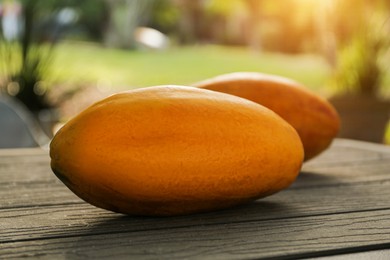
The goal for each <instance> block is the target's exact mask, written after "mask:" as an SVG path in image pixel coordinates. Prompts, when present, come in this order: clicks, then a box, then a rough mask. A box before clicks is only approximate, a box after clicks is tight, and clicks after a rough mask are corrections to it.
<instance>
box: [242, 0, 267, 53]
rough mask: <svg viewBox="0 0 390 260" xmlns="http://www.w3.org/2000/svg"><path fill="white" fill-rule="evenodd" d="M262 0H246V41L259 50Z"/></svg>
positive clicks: (252, 47)
mask: <svg viewBox="0 0 390 260" xmlns="http://www.w3.org/2000/svg"><path fill="white" fill-rule="evenodd" d="M262 2H263V0H246V1H245V3H246V5H247V8H248V12H249V26H250V27H251V29H250V30H249V35H248V36H247V41H248V44H249V47H251V49H253V50H255V51H260V50H261V22H262V21H263V18H264V17H262V12H261V5H262Z"/></svg>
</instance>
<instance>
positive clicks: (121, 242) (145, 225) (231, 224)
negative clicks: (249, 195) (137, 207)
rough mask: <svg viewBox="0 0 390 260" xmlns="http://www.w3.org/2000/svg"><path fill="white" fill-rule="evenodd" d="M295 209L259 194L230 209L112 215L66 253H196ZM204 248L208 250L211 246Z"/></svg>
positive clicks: (71, 255)
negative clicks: (175, 214) (173, 214)
mask: <svg viewBox="0 0 390 260" xmlns="http://www.w3.org/2000/svg"><path fill="white" fill-rule="evenodd" d="M293 211H294V208H292V207H290V206H288V205H287V204H285V203H281V202H273V201H266V200H259V201H256V202H252V203H248V204H245V205H241V206H237V207H234V208H230V209H226V210H219V211H215V212H210V213H203V214H193V215H188V216H178V217H131V216H125V215H110V217H109V218H106V219H105V220H103V221H100V222H98V223H94V224H92V225H89V226H88V229H87V230H86V231H85V232H84V233H83V234H81V235H80V236H79V237H77V241H74V243H73V245H72V246H71V248H69V250H67V252H66V257H67V258H69V259H75V258H77V257H80V258H93V259H94V258H110V257H114V258H129V259H130V258H133V257H146V258H153V257H155V258H158V256H159V254H162V255H166V254H169V255H172V254H173V255H177V256H178V257H179V258H187V257H193V256H194V255H191V254H193V253H194V250H195V251H197V253H199V250H204V251H207V250H215V249H217V248H218V247H225V246H226V245H225V242H226V240H228V241H229V243H231V242H234V240H237V241H236V243H245V241H238V240H239V237H240V232H242V230H241V226H242V225H244V226H251V225H252V222H254V221H256V223H257V224H256V228H267V223H268V222H269V221H271V222H272V221H273V220H275V219H280V218H283V214H282V212H283V213H286V212H293ZM259 221H264V222H263V223H264V226H262V225H259ZM260 223H261V222H260ZM210 242H211V244H213V248H211V247H210ZM215 247H216V248H215ZM220 249H221V248H219V250H220ZM202 254H205V255H207V252H202ZM199 256H200V255H199Z"/></svg>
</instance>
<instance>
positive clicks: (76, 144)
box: [50, 86, 303, 216]
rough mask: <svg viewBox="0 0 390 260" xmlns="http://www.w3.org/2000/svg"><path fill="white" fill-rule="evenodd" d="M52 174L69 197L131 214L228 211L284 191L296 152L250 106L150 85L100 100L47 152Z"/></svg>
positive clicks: (280, 128) (273, 123) (286, 132)
mask: <svg viewBox="0 0 390 260" xmlns="http://www.w3.org/2000/svg"><path fill="white" fill-rule="evenodd" d="M50 157H51V167H52V170H53V172H54V173H55V174H56V175H57V176H58V178H59V179H60V180H61V181H62V182H64V184H65V185H66V186H68V187H69V189H70V190H72V191H73V192H74V193H75V194H76V195H78V196H79V197H80V198H82V199H83V200H85V201H87V202H89V203H90V204H92V205H95V206H97V207H100V208H103V209H107V210H111V211H114V212H120V213H125V214H130V215H142V216H173V215H184V214H190V213H198V212H205V211H211V210H217V209H222V208H227V207H231V206H234V205H238V204H241V203H244V202H248V201H252V200H255V199H257V198H261V197H265V196H268V195H271V194H273V193H275V192H278V191H280V190H282V189H285V188H287V187H288V186H289V185H290V184H291V183H292V182H293V181H294V180H295V179H296V177H297V175H298V173H299V171H300V168H301V165H302V161H303V147H302V143H301V141H300V139H299V136H298V134H297V133H296V131H295V130H294V129H293V128H292V127H291V126H290V125H289V124H287V123H286V122H285V121H284V120H283V119H281V118H280V117H279V116H278V115H277V114H275V113H274V112H272V111H271V110H269V109H267V108H265V107H263V106H261V105H258V104H256V103H254V102H251V101H248V100H245V99H242V98H239V97H235V96H232V95H228V94H224V93H219V92H215V91H209V90H202V89H199V88H194V87H181V86H156V87H149V88H144V89H137V90H132V91H128V92H123V93H118V94H115V95H113V96H110V97H108V98H106V99H103V100H101V101H99V102H97V103H95V104H93V105H92V106H90V107H89V108H87V109H86V110H84V111H83V112H81V113H80V114H79V115H77V116H76V117H74V118H73V119H71V120H70V121H69V122H67V123H66V124H65V125H64V126H63V127H62V128H61V129H60V130H59V131H58V132H57V133H56V135H55V136H54V138H53V140H52V142H51V144H50Z"/></svg>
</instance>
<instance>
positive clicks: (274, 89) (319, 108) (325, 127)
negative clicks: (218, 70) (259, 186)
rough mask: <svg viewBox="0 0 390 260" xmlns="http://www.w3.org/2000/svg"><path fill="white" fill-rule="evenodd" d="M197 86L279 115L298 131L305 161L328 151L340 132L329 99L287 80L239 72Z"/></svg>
mask: <svg viewBox="0 0 390 260" xmlns="http://www.w3.org/2000/svg"><path fill="white" fill-rule="evenodd" d="M194 86H196V87H199V88H203V89H208V90H214V91H219V92H223V93H227V94H232V95H236V96H239V97H242V98H246V99H248V100H251V101H254V102H256V103H259V104H261V105H263V106H265V107H267V108H269V109H271V110H273V111H274V112H276V113H277V114H278V115H279V116H281V117H282V118H283V119H285V120H286V121H287V122H288V123H290V124H291V125H292V126H293V127H294V128H295V129H296V131H297V132H298V134H299V136H300V138H301V140H302V143H303V147H304V151H305V159H304V160H305V161H307V160H309V159H311V158H313V157H315V156H317V155H319V154H320V153H321V152H323V151H324V150H326V149H327V148H328V147H329V145H330V144H331V142H332V140H333V139H334V138H335V137H336V135H337V133H338V131H339V129H340V119H339V116H338V114H337V112H336V110H335V109H334V108H333V106H332V105H331V104H330V103H329V102H328V101H327V100H326V99H324V98H322V97H320V96H318V95H316V94H315V93H313V92H311V91H309V90H308V89H307V88H305V87H304V86H303V85H301V84H299V83H297V82H295V81H293V80H290V79H287V78H284V77H280V76H275V75H269V74H262V73H256V72H236V73H230V74H224V75H220V76H217V77H214V78H211V79H207V80H204V81H202V82H198V83H196V84H194Z"/></svg>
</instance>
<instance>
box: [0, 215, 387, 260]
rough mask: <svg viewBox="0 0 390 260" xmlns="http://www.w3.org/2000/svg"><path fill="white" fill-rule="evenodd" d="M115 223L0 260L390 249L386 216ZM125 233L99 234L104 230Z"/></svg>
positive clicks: (12, 245)
mask: <svg viewBox="0 0 390 260" xmlns="http://www.w3.org/2000/svg"><path fill="white" fill-rule="evenodd" d="M123 219H124V218H123V217H117V218H112V219H108V220H105V221H103V222H100V223H96V224H95V225H91V226H89V227H88V228H86V229H85V230H84V232H83V234H79V235H78V236H77V237H66V236H61V235H59V236H58V237H53V238H51V239H33V240H29V239H26V240H24V241H19V242H9V243H2V244H0V258H3V259H12V258H20V257H26V256H28V257H44V258H47V259H57V258H71V259H79V258H83V259H84V258H91V259H101V258H110V259H112V258H115V259H117V258H120V259H121V258H126V259H132V258H137V259H138V258H140V259H155V258H158V259H183V258H185V259H192V258H201V259H209V258H212V259H240V258H262V257H267V258H277V259H283V258H286V259H288V258H299V257H307V256H321V255H329V254H331V253H332V252H338V253H342V252H353V251H354V250H356V249H359V248H364V249H381V248H386V247H389V246H390V235H389V234H390V210H378V211H370V212H358V213H349V214H331V215H320V216H308V217H299V218H287V219H286V218H281V219H275V220H264V221H261V222H259V221H256V222H252V221H247V222H240V223H225V224H213V225H196V226H186V227H178V228H163V229H155V230H148V231H130V232H129V231H126V230H128V228H127V227H128V226H129V225H132V219H126V218H125V221H124V220H123ZM113 225H121V227H122V228H123V230H125V231H117V232H115V233H104V232H102V230H104V229H105V227H106V226H113Z"/></svg>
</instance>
